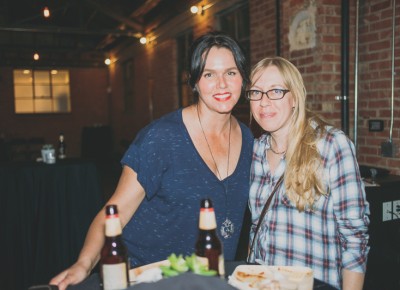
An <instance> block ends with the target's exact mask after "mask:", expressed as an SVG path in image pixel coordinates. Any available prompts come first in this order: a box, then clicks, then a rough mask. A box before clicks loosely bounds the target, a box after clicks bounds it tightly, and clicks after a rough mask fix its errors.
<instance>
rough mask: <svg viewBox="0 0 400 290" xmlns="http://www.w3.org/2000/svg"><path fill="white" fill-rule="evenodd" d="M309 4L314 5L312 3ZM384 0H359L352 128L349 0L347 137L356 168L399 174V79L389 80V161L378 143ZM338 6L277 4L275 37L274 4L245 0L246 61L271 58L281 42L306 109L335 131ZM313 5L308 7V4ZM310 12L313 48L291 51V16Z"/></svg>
mask: <svg viewBox="0 0 400 290" xmlns="http://www.w3.org/2000/svg"><path fill="white" fill-rule="evenodd" d="M312 2H314V3H312ZM391 2H392V1H390V0H382V1H379V0H371V1H360V10H359V11H360V14H359V19H360V20H359V68H358V72H359V74H358V114H357V116H358V120H357V121H358V126H357V140H355V137H356V136H355V130H354V122H355V118H354V104H355V98H356V96H355V87H354V82H355V40H356V1H349V3H350V4H349V11H350V12H349V14H350V20H349V22H350V27H349V40H350V43H349V96H348V97H349V110H350V113H349V117H350V120H349V127H350V130H349V136H350V138H351V139H352V140H353V141H354V142H356V143H357V157H358V161H359V163H360V164H365V165H371V166H377V167H383V168H387V169H390V170H391V173H392V174H397V175H398V174H400V159H399V150H398V148H399V147H400V138H399V137H400V136H399V135H400V129H399V128H400V121H399V119H400V112H399V111H400V109H399V105H400V99H399V88H400V82H399V77H398V76H396V78H395V94H394V96H395V98H394V99H395V100H394V126H393V134H392V137H393V143H394V144H395V145H396V146H397V149H396V151H395V157H390V158H389V157H383V156H382V155H381V143H382V142H383V141H385V140H387V139H388V138H389V127H390V115H391V110H390V103H391V98H390V95H391V37H392V35H391V33H392V12H393V10H392V7H391ZM341 3H342V1H339V0H336V1H327V0H326V1H300V0H287V1H282V5H281V15H280V21H281V22H280V24H281V33H280V34H279V35H276V34H275V33H274V28H275V21H276V16H275V11H274V9H271V7H274V5H275V1H272V0H268V1H261V0H260V1H250V2H249V4H250V13H251V17H250V21H251V25H250V26H251V62H252V63H253V64H254V63H256V62H257V60H260V59H261V58H263V57H265V56H270V55H275V54H276V51H275V50H274V47H275V40H276V38H277V37H279V39H280V41H281V53H280V54H281V56H283V57H285V58H287V59H289V60H290V61H292V62H293V63H294V64H295V65H296V66H297V67H298V68H299V70H300V71H301V72H302V74H303V78H304V80H305V84H306V88H307V91H308V106H309V108H311V109H312V110H314V111H316V112H319V113H320V114H321V115H323V116H324V117H325V118H326V119H327V120H328V121H330V122H331V123H333V124H334V125H335V126H337V127H339V128H341V126H342V124H341V103H340V101H338V100H337V99H336V98H335V97H336V96H340V95H341ZM313 5H314V7H311V6H313ZM310 7H311V8H314V9H315V12H316V13H315V16H316V17H315V28H316V30H315V31H316V33H315V36H316V44H315V46H314V47H311V48H305V49H299V50H291V47H290V42H289V38H288V35H289V33H290V25H291V24H292V23H293V22H294V20H295V17H296V15H298V14H299V13H302V12H304V11H310ZM311 10H312V9H311ZM396 14H397V17H396V23H397V25H396V37H395V47H396V50H395V56H396V57H395V59H396V61H395V66H396V69H397V71H398V70H399V67H400V48H399V44H400V3H397V7H396ZM370 119H382V120H384V124H385V129H384V131H383V132H377V133H373V132H369V131H368V120H370Z"/></svg>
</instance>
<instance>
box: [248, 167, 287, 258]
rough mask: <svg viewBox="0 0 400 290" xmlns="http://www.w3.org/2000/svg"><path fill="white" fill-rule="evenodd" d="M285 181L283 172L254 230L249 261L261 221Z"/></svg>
mask: <svg viewBox="0 0 400 290" xmlns="http://www.w3.org/2000/svg"><path fill="white" fill-rule="evenodd" d="M282 181H283V174H282V175H281V177H279V179H278V181H277V182H276V184H275V187H274V189H273V190H272V192H271V194H270V195H269V197H268V199H267V202H266V203H265V204H264V208H263V209H262V212H261V214H260V218H259V219H258V223H257V226H256V230H255V232H254V236H253V240H252V241H251V246H250V251H249V255H248V256H247V262H248V263H249V260H250V257H251V256H252V254H253V252H254V243H255V241H256V238H257V234H258V231H259V230H260V227H261V223H262V221H263V219H264V216H265V214H266V213H267V210H268V208H269V205H270V203H271V200H272V198H273V197H274V195H275V192H276V191H277V190H278V189H279V187H280V185H281V184H282Z"/></svg>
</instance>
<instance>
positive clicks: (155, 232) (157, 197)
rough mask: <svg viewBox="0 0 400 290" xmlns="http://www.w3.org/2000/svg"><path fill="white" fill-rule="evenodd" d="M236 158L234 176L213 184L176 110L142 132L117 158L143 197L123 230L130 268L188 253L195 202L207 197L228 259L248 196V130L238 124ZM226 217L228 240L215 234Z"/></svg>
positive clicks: (191, 248) (193, 230) (196, 208)
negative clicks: (230, 227) (230, 226)
mask: <svg viewBox="0 0 400 290" xmlns="http://www.w3.org/2000/svg"><path fill="white" fill-rule="evenodd" d="M239 125H240V128H241V131H242V148H241V154H240V157H239V160H238V163H237V165H236V168H235V170H234V172H233V173H232V174H231V175H230V176H228V177H227V178H225V179H224V180H219V179H218V178H217V177H216V176H215V174H214V173H213V172H212V171H211V170H210V168H209V167H208V166H207V164H206V163H205V162H204V160H203V159H202V158H201V156H200V154H199V152H198V151H197V150H196V148H195V146H194V144H193V142H192V139H191V138H190V136H189V133H188V131H187V128H186V126H185V125H184V122H183V117H182V109H179V110H176V111H174V112H172V113H169V114H167V115H165V116H163V117H161V118H160V119H158V120H156V121H154V122H152V123H151V124H149V125H148V126H146V127H145V128H144V129H142V130H141V131H140V132H139V133H138V135H137V136H136V138H135V140H134V141H133V142H132V144H131V145H130V147H129V149H128V150H127V152H126V153H125V155H124V157H123V158H122V160H121V163H122V164H123V165H126V166H129V167H130V168H132V169H133V170H134V171H135V172H136V173H137V178H138V181H139V183H140V184H141V185H142V187H143V188H144V190H145V192H146V195H145V198H144V200H143V202H142V203H141V204H140V206H139V208H138V209H137V211H136V212H135V214H134V215H133V217H132V219H131V220H130V221H129V222H128V224H127V225H126V226H125V228H124V230H123V237H124V241H125V243H126V245H127V248H128V251H129V256H130V259H131V265H132V266H139V265H143V264H148V263H151V262H155V261H159V260H164V259H166V258H167V257H168V256H169V255H170V254H171V253H175V254H182V255H190V254H192V253H193V252H194V245H195V242H196V239H197V235H198V218H199V210H200V201H201V199H203V198H211V200H212V202H213V205H214V209H215V213H216V218H217V233H218V234H219V237H220V239H221V242H222V243H223V248H224V257H225V259H226V260H233V259H234V256H235V253H236V247H237V244H238V240H239V235H240V229H241V225H242V221H243V215H244V210H245V208H246V206H247V201H248V194H249V178H250V177H249V174H250V165H251V157H252V149H253V135H252V133H251V131H250V129H249V128H248V127H247V126H245V125H244V124H243V123H241V122H239ZM226 218H229V220H231V221H232V222H233V225H234V233H233V235H232V237H230V238H227V239H225V238H223V237H222V236H221V234H220V227H221V224H222V223H223V222H224V220H225V219H226Z"/></svg>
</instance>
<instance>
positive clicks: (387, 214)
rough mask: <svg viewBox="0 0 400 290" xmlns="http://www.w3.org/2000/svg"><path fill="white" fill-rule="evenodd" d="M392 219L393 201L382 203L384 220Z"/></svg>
mask: <svg viewBox="0 0 400 290" xmlns="http://www.w3.org/2000/svg"><path fill="white" fill-rule="evenodd" d="M390 220H392V202H391V201H386V202H384V203H382V221H384V222H385V221H390Z"/></svg>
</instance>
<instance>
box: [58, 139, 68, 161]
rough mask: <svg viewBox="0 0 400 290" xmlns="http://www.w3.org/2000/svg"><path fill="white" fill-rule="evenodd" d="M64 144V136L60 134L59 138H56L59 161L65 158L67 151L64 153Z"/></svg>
mask: <svg viewBox="0 0 400 290" xmlns="http://www.w3.org/2000/svg"><path fill="white" fill-rule="evenodd" d="M66 147H67V146H66V144H65V140H64V134H63V133H61V134H60V136H59V137H58V158H59V159H64V158H65V157H67V155H66V154H67V151H66V149H67V148H66Z"/></svg>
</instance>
